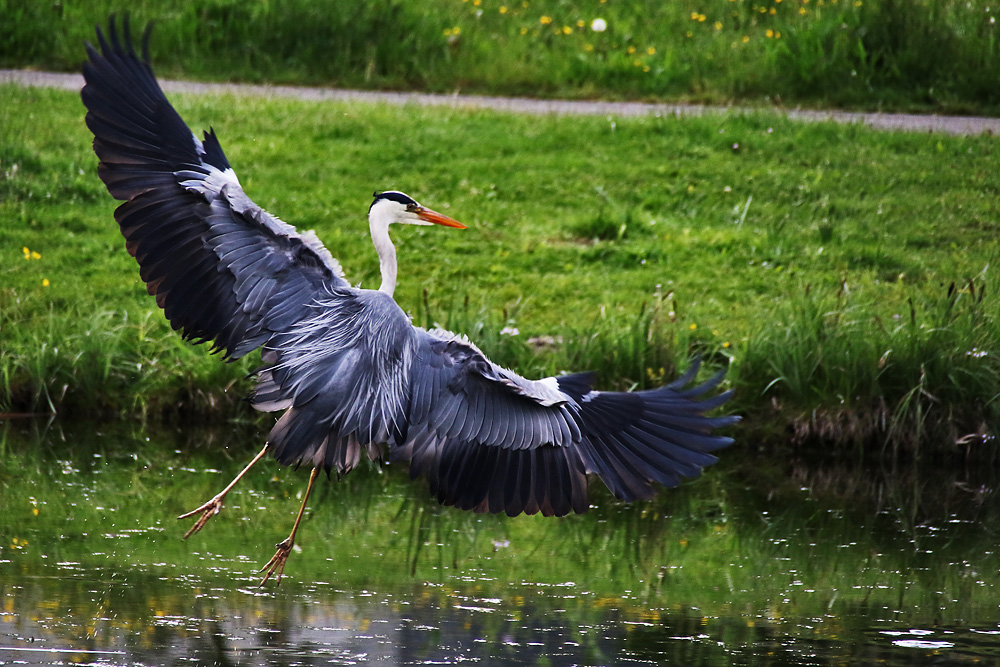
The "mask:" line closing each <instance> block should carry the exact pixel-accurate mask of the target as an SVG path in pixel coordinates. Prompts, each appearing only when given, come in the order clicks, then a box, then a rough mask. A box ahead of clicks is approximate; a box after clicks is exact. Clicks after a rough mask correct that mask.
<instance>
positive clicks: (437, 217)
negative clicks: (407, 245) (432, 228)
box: [417, 206, 466, 229]
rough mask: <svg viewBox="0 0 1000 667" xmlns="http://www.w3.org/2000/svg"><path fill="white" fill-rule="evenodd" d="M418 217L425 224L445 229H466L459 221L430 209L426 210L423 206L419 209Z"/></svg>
mask: <svg viewBox="0 0 1000 667" xmlns="http://www.w3.org/2000/svg"><path fill="white" fill-rule="evenodd" d="M417 217H418V218H420V219H421V220H423V221H424V222H431V223H434V224H435V225H444V226H445V227H454V228H455V229H465V228H466V227H465V225H463V224H462V223H461V222H459V221H458V220H452V219H451V218H449V217H448V216H446V215H442V214H440V213H438V212H437V211H432V210H431V209H429V208H424V207H423V206H421V207H420V208H418V209H417Z"/></svg>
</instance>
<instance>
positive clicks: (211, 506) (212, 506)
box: [177, 444, 267, 540]
mask: <svg viewBox="0 0 1000 667" xmlns="http://www.w3.org/2000/svg"><path fill="white" fill-rule="evenodd" d="M266 453H267V445H266V444H265V445H264V449H262V450H260V453H258V454H257V456H255V457H253V461H251V462H250V463H248V464H247V465H246V467H245V468H243V470H242V471H240V474H239V475H237V476H236V478H235V479H233V481H231V482H230V483H229V486H227V487H226V488H224V489H223V490H222V491H220V492H219V494H218V495H216V496H215V497H214V498H212V499H211V500H209V501H208V502H207V503H205V504H204V505H202V506H201V507H199V508H198V509H194V510H191V511H190V512H188V513H187V514H181V515H180V516H179V517H177V518H178V519H186V518H188V517H189V516H194V515H195V514H197V513H198V512H201V516H200V517H198V520H197V521H195V522H194V525H193V526H191V530H189V531H188V532H186V533H184V539H185V540H186V539H187V538H189V537H191V536H192V535H194V534H195V533H197V532H198V531H199V530H201V529H202V527H203V526H204V525H205V524H206V523H208V520H209V519H211V518H212V517H213V516H215V515H216V514H218V513H219V512H220V511H221V510H222V499H223V498H225V497H226V494H227V493H229V492H230V491H232V490H233V487H234V486H236V483H237V482H238V481H240V480H241V479H243V476H244V475H245V474H247V473H248V472H249V471H250V468H252V467H253V466H254V464H255V463H257V461H260V460H261V458H263V456H264V454H266Z"/></svg>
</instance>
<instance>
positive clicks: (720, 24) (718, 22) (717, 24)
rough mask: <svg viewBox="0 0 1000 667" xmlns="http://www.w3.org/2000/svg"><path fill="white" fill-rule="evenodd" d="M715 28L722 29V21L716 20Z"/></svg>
mask: <svg viewBox="0 0 1000 667" xmlns="http://www.w3.org/2000/svg"><path fill="white" fill-rule="evenodd" d="M715 29H716V30H722V21H716V22H715Z"/></svg>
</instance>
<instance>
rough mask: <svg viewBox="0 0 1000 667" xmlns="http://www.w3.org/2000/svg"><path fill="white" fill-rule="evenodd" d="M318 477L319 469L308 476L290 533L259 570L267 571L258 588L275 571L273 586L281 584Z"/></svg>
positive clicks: (315, 469)
mask: <svg viewBox="0 0 1000 667" xmlns="http://www.w3.org/2000/svg"><path fill="white" fill-rule="evenodd" d="M318 475H319V468H313V470H312V474H311V475H309V486H307V487H306V495H305V496H304V497H303V498H302V506H301V507H299V515H298V516H297V517H295V523H294V524H293V525H292V532H291V534H290V535H289V536H288V537H286V538H285V539H284V540H282V541H281V542H278V544H277V545H275V546H277V547H278V550H277V551H276V552H275V553H274V555H273V556H271V560H269V561H267V565H265V566H264V567H262V568H260V571H261V572H263V571H264V570H267V574H265V575H264V578H263V579H261V581H260V585H259V586H258V588H259V587H261V586H263V585H264V584H265V583H267V580H268V579H270V578H271V575H272V574H274V571H275V570H277V571H278V576H277V578H276V579H275V581H274V585H275V586H277V585H278V584H280V583H281V575H282V573H283V572H284V571H285V561H287V560H288V554H290V553H291V552H292V545H293V544H295V533H296V532H297V531H298V529H299V522H301V521H302V515H303V514H304V513H305V511H306V503H307V502H308V501H309V493H310V492H311V491H312V488H313V484H314V483H315V482H316V477H317V476H318Z"/></svg>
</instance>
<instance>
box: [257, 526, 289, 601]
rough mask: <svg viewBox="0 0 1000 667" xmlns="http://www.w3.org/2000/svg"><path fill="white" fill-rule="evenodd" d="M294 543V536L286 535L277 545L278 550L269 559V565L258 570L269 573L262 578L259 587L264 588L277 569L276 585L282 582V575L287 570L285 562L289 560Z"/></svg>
mask: <svg viewBox="0 0 1000 667" xmlns="http://www.w3.org/2000/svg"><path fill="white" fill-rule="evenodd" d="M292 544H293V543H292V538H291V537H286V538H285V539H284V540H282V541H281V542H278V543H277V544H276V545H275V546H276V547H278V550H277V551H276V552H274V555H273V556H271V560H269V561H267V565H265V566H264V567H262V568H260V570H258V572H263V571H264V570H267V574H265V575H264V578H263V579H261V580H260V583H259V584H258V585H257V588H263V587H264V584H266V583H267V580H268V579H270V578H271V575H272V574H274V571H275V570H277V571H278V576H276V577H275V578H274V585H275V586H277V585H279V584H280V583H281V575H282V574H284V572H285V562H286V561H288V555H289V554H290V553H292Z"/></svg>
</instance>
